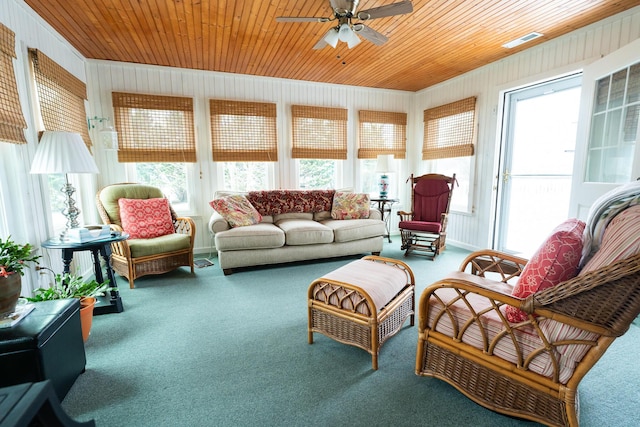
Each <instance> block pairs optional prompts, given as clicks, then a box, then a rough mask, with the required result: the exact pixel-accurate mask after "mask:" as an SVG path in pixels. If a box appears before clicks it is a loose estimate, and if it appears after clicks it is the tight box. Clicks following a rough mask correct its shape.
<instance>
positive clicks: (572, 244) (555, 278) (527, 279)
mask: <svg viewBox="0 0 640 427" xmlns="http://www.w3.org/2000/svg"><path fill="white" fill-rule="evenodd" d="M584 227H585V223H584V222H583V221H580V220H579V219H576V218H571V219H568V220H566V221H564V222H563V223H562V224H560V225H558V226H557V227H556V228H555V229H554V230H553V232H552V233H551V235H550V236H549V237H547V239H546V240H545V241H544V243H543V244H542V246H540V248H538V250H537V251H536V252H535V253H534V255H533V257H532V258H531V260H530V261H529V262H528V263H527V265H526V266H525V267H524V269H523V270H522V274H521V275H520V278H519V279H518V282H517V283H516V286H515V287H514V288H513V294H512V295H513V296H516V297H519V298H526V297H528V296H529V295H532V294H534V293H536V292H538V291H542V290H544V289H547V288H550V287H553V286H555V285H557V284H559V283H560V282H563V281H565V280H568V279H571V278H572V277H574V276H575V275H576V274H577V272H578V263H579V262H580V257H581V255H582V233H583V232H584ZM506 313H507V319H509V321H510V322H521V321H524V320H526V319H527V314H526V313H525V312H523V311H522V310H520V309H519V308H516V307H510V306H509V307H507V309H506Z"/></svg>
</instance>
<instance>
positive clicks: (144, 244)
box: [127, 233, 191, 258]
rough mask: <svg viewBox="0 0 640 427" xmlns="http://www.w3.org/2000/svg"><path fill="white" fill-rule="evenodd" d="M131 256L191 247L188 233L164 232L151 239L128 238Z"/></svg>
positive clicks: (136, 256) (162, 252) (155, 253)
mask: <svg viewBox="0 0 640 427" xmlns="http://www.w3.org/2000/svg"><path fill="white" fill-rule="evenodd" d="M127 242H128V243H129V249H130V250H131V258H140V257H143V256H150V255H159V254H165V253H167V252H173V251H178V250H184V249H189V248H190V247H191V237H190V236H189V235H188V234H180V233H173V234H166V235H164V236H160V237H155V238H153V239H129V240H127Z"/></svg>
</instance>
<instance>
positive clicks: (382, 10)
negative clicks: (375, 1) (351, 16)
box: [356, 0, 413, 21]
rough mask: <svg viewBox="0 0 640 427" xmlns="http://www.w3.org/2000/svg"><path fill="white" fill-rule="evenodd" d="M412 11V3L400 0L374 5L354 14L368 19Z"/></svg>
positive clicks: (407, 0)
mask: <svg viewBox="0 0 640 427" xmlns="http://www.w3.org/2000/svg"><path fill="white" fill-rule="evenodd" d="M411 12H413V4H412V3H411V2H410V1H409V0H406V1H401V2H398V3H393V4H388V5H386V6H380V7H374V8H373V9H368V10H363V11H360V12H358V13H357V14H356V16H357V17H358V19H360V20H361V21H367V20H369V19H376V18H385V17H387V16H395V15H404V14H405V13H411Z"/></svg>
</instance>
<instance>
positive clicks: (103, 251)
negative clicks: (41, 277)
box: [42, 233, 129, 314]
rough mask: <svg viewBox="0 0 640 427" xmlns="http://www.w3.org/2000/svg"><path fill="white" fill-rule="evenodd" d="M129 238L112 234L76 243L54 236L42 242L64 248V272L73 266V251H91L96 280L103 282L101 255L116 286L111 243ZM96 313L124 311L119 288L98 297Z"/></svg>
mask: <svg viewBox="0 0 640 427" xmlns="http://www.w3.org/2000/svg"><path fill="white" fill-rule="evenodd" d="M128 238H129V235H128V234H127V233H120V234H111V236H109V237H106V238H103V239H98V240H91V241H89V242H83V243H76V242H69V241H60V239H58V238H52V239H49V240H47V241H45V242H42V247H44V248H47V249H62V263H63V264H64V270H63V272H64V273H69V271H70V268H71V261H73V253H74V252H80V251H91V255H92V257H93V269H94V272H95V276H96V281H97V282H98V283H102V282H103V281H104V275H103V274H102V265H101V263H100V257H102V259H103V260H104V262H105V269H106V273H107V279H109V286H116V280H115V276H114V274H113V269H112V268H111V243H114V242H120V241H122V240H126V239H128ZM97 300H98V301H97V303H96V306H95V308H94V309H93V312H94V314H106V313H121V312H122V311H124V307H123V306H122V298H121V297H120V292H119V291H118V289H117V288H116V289H112V290H111V291H110V295H109V296H105V297H102V298H100V297H98V298H97Z"/></svg>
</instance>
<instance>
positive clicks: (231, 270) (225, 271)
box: [222, 268, 233, 276]
mask: <svg viewBox="0 0 640 427" xmlns="http://www.w3.org/2000/svg"><path fill="white" fill-rule="evenodd" d="M222 272H223V273H224V275H225V276H228V275H230V274H232V273H233V268H223V269H222Z"/></svg>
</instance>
